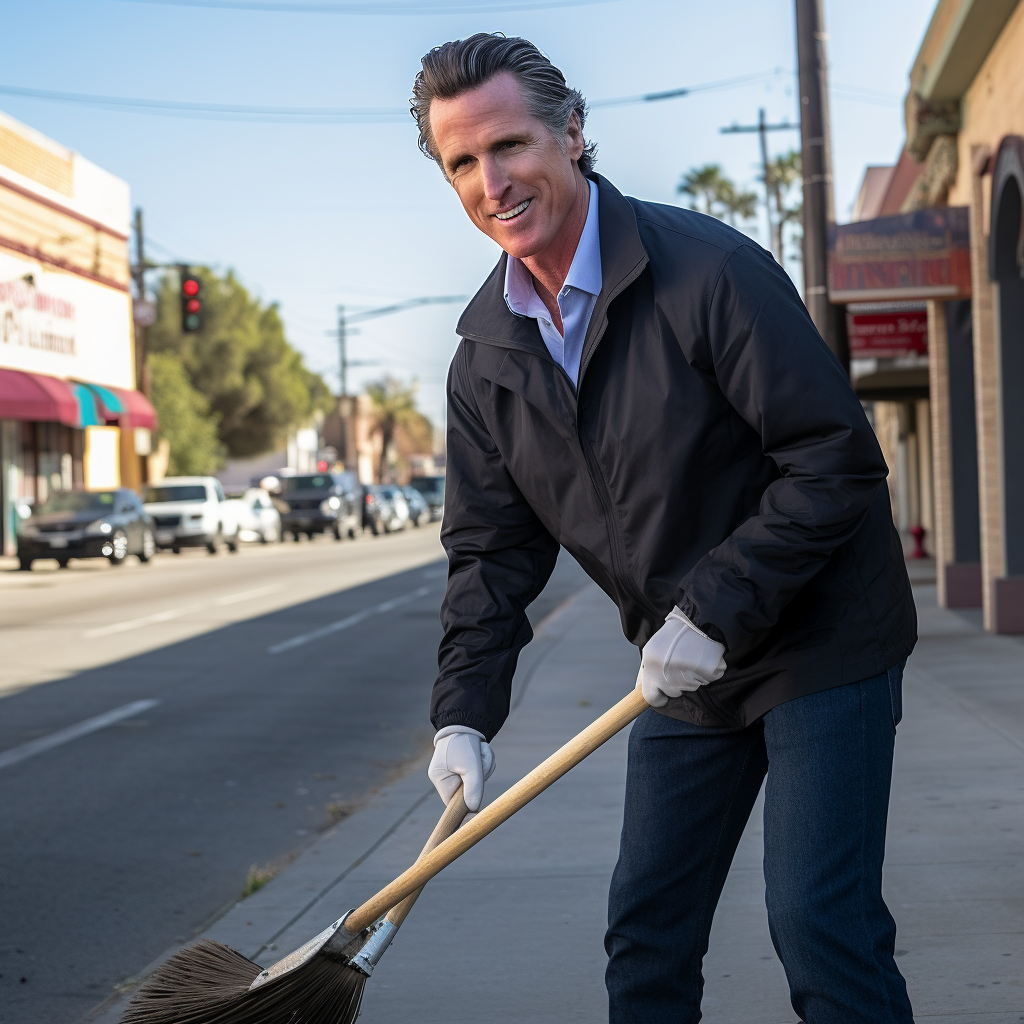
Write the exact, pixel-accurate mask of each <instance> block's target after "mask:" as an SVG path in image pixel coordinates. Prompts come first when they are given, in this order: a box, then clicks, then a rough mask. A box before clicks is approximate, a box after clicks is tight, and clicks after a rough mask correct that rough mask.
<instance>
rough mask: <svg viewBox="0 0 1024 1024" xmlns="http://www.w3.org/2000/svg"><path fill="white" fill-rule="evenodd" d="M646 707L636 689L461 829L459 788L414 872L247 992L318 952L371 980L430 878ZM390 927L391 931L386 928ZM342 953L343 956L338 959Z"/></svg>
mask: <svg viewBox="0 0 1024 1024" xmlns="http://www.w3.org/2000/svg"><path fill="white" fill-rule="evenodd" d="M648 706H649V705H648V704H647V701H645V700H644V698H643V694H642V693H641V692H640V688H639V686H637V688H636V689H634V690H632V691H631V692H630V693H629V694H628V696H626V697H623V698H622V700H620V701H619V702H618V704H616V705H615V706H614V707H612V708H610V709H609V710H608V711H606V712H605V713H604V714H603V715H601V717H600V718H598V719H597V720H596V721H595V722H592V723H591V724H590V725H589V726H588V727H587V728H586V729H584V730H583V732H581V733H579V735H577V736H575V737H573V739H571V740H569V742H568V743H566V744H565V745H564V746H562V747H560V748H559V749H558V750H556V751H555V752H554V753H553V754H552V755H551V756H550V757H549V758H548V759H547V760H546V761H543V762H542V763H541V764H539V765H538V766H537V767H536V768H534V770H533V771H532V772H530V773H529V775H527V776H525V777H524V778H523V779H521V780H520V781H519V782H517V783H516V784H515V785H514V786H512V787H510V788H509V789H507V790H506V791H505V792H504V793H502V794H501V796H499V797H498V798H497V799H496V800H495V801H494V802H493V803H492V804H489V805H488V806H487V807H485V808H484V809H483V810H482V811H480V813H479V814H476V815H474V816H473V818H472V820H470V821H467V822H466V823H465V824H464V825H462V827H461V828H459V825H460V824H461V823H462V821H463V819H464V818H465V817H466V815H467V813H468V812H467V811H466V805H465V802H464V801H463V800H462V790H461V787H460V789H459V791H458V793H456V795H455V796H454V797H453V798H452V800H451V802H450V803H449V804H448V810H447V811H446V812H445V814H444V816H443V817H442V818H441V820H440V821H439V822H438V824H437V827H436V828H435V829H434V832H433V834H432V835H431V837H430V841H428V843H427V845H426V846H425V847H424V849H423V852H422V853H421V854H420V856H419V858H418V859H417V860H416V863H415V864H413V865H412V867H410V868H408V869H407V870H405V871H404V872H403V873H402V874H401V875H399V876H398V878H396V879H395V880H394V881H393V882H392V883H391V884H390V885H387V886H385V887H384V888H383V889H381V891H380V892H379V893H377V895H376V896H374V897H373V898H372V899H370V900H367V901H366V903H364V904H363V905H362V906H361V907H357V908H356V909H355V910H350V911H349V912H348V913H347V914H346V915H345V916H344V917H343V918H340V919H339V920H338V921H335V922H334V924H332V925H331V926H330V927H329V928H327V929H325V930H324V931H322V932H321V933H320V934H319V935H318V936H316V938H315V939H312V940H311V941H310V942H307V943H306V944H305V945H304V946H301V947H300V948H299V949H297V950H296V951H295V952H294V953H292V954H290V955H289V956H286V957H285V958H284V959H283V960H280V961H278V962H277V963H276V964H274V965H273V966H272V967H268V968H267V969H266V970H265V971H263V972H261V973H260V975H259V976H258V977H257V978H256V980H255V981H254V982H253V983H252V986H251V988H252V989H256V988H259V987H261V986H262V985H265V984H266V983H267V982H269V981H272V980H273V979H274V978H276V977H279V976H280V975H282V974H285V973H288V972H289V971H292V970H294V969H295V968H297V967H299V966H301V965H302V964H304V963H306V962H307V961H309V960H310V959H312V958H313V957H314V956H315V955H317V954H318V953H320V952H321V951H323V952H324V953H326V954H327V955H329V956H330V955H332V954H333V955H336V956H338V958H339V959H344V960H345V961H346V962H347V963H348V964H349V965H350V966H352V967H354V968H355V969H356V970H359V971H360V972H361V973H363V974H366V975H369V974H370V973H371V972H372V971H373V968H374V967H375V966H376V965H377V963H378V961H379V960H380V958H381V956H383V954H384V951H385V950H386V949H387V947H388V945H389V944H390V942H391V940H392V939H393V938H394V934H395V932H396V931H397V930H398V926H399V925H401V923H402V921H404V920H405V916H406V914H408V912H409V910H411V909H412V905H413V903H415V902H416V898H417V897H418V896H419V894H420V891H421V890H422V889H423V886H424V885H426V884H427V882H429V881H430V879H431V878H433V877H434V876H435V875H436V874H437V873H438V872H440V871H443V870H444V868H446V867H447V866H448V865H449V864H451V863H452V861H454V860H456V859H457V858H458V857H461V856H462V854H464V853H465V852H466V851H467V850H468V849H470V847H472V846H475V845H476V844H477V843H478V842H480V840H481V839H483V838H484V836H486V835H489V834H490V833H491V832H493V831H494V830H495V829H496V828H497V827H498V826H499V825H500V824H501V823H502V822H504V821H507V820H508V819H509V818H511V817H512V815H513V814H515V813H516V811H518V810H519V809H520V808H522V807H524V806H525V805H526V804H528V803H529V802H530V801H531V800H532V799H533V798H534V797H536V796H538V795H539V794H541V793H543V792H544V790H545V789H547V788H548V786H550V785H551V784H552V783H554V782H557V781H558V779H560V778H561V777H562V776H563V775H565V774H566V772H568V771H569V770H570V769H572V768H575V767H576V765H578V764H579V763H580V761H582V760H583V759H584V758H585V757H587V756H588V755H589V754H592V753H593V752H594V751H595V750H597V748H598V747H600V746H601V745H602V744H603V743H605V742H606V741H607V740H609V739H611V737H612V736H614V735H615V734H616V733H617V732H619V731H620V730H622V729H624V728H625V727H626V726H627V725H629V723H630V722H632V721H633V720H634V719H635V718H637V717H638V716H639V715H640V714H641V713H642V712H643V711H646V710H647V708H648ZM389 908H391V910H390V912H389ZM384 914H387V917H386V918H384V920H381V918H382V915H384ZM388 924H390V925H391V927H387V925H388ZM361 932H365V933H366V942H364V944H363V946H362V947H361V948H360V950H359V951H358V953H356V954H355V956H353V955H352V954H351V943H352V941H353V940H354V939H355V938H356V937H357V936H358V935H359V934H360V933H361ZM342 950H347V951H346V952H345V953H342Z"/></svg>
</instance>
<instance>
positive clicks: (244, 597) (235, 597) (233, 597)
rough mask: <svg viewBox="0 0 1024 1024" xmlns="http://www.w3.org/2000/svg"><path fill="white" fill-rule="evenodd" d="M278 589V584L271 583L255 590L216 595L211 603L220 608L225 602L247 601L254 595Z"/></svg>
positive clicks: (258, 595)
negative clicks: (222, 595) (215, 598)
mask: <svg viewBox="0 0 1024 1024" xmlns="http://www.w3.org/2000/svg"><path fill="white" fill-rule="evenodd" d="M280 589H281V586H280V584H278V583H271V584H270V586H268V587H257V588H256V589H255V590H242V591H239V592H238V593H237V594H228V595H227V596H226V597H218V598H217V600H216V601H214V602H213V603H214V604H215V605H217V606H218V607H221V608H222V607H223V606H224V605H226V604H238V602H239V601H249V600H251V599H252V598H254V597H262V596H263V595H264V594H272V593H273V592H274V591H275V590H280Z"/></svg>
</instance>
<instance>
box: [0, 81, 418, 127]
mask: <svg viewBox="0 0 1024 1024" xmlns="http://www.w3.org/2000/svg"><path fill="white" fill-rule="evenodd" d="M0 93H2V94H4V95H6V96H22V97H25V98H27V99H37V100H49V101H51V102H54V103H75V104H79V105H81V106H91V107H106V108H109V109H114V110H117V109H121V110H125V111H130V112H138V113H143V112H144V113H156V114H160V113H163V114H168V115H170V116H176V117H204V116H205V117H209V118H215V119H218V120H237V121H259V120H266V119H268V118H269V119H271V120H280V121H293V120H300V119H306V120H311V119H319V120H321V121H356V122H359V121H361V122H363V123H367V124H375V123H376V124H379V123H386V122H396V121H399V120H401V121H409V120H410V117H409V111H408V109H406V108H403V107H270V106H259V105H254V104H249V103H191V102H187V101H182V100H153V99H143V98H140V97H134V96H98V95H94V94H92V93H83V92H56V91H54V90H52V89H26V88H23V87H21V86H16V85H0Z"/></svg>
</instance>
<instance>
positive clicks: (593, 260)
mask: <svg viewBox="0 0 1024 1024" xmlns="http://www.w3.org/2000/svg"><path fill="white" fill-rule="evenodd" d="M587 184H589V185H590V204H589V206H588V207H587V220H586V223H585V224H584V225H583V234H582V235H580V240H579V244H578V245H577V246H576V253H575V255H574V256H573V258H572V264H571V266H570V267H569V273H568V274H566V276H565V287H569V288H576V289H578V290H579V291H584V292H587V293H588V294H589V295H593V296H597V295H600V294H601V282H602V276H601V232H600V228H599V225H598V213H597V205H598V204H597V195H598V193H597V185H596V184H595V183H594V182H593V181H590V180H589V179H588V182H587ZM505 302H506V303H507V304H508V308H509V309H510V310H512V312H513V313H515V314H516V315H517V316H528V317H533V318H534V319H536V318H537V317H541V316H543V317H547V316H549V315H550V314H549V313H548V311H547V307H546V306H545V305H544V303H543V302H542V301H541V298H540V296H539V295H538V294H537V289H536V288H535V287H534V285H533V275H532V274H531V273H530V272H529V270H527V269H526V267H525V265H524V264H523V262H522V260H519V259H516V258H515V257H514V256H509V258H508V261H507V262H506V265H505Z"/></svg>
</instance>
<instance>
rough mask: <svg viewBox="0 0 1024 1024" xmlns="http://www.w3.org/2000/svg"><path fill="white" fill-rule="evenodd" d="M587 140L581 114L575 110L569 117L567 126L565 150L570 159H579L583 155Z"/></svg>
mask: <svg viewBox="0 0 1024 1024" xmlns="http://www.w3.org/2000/svg"><path fill="white" fill-rule="evenodd" d="M585 146H586V142H585V141H584V139H583V127H582V125H581V124H580V116H579V114H577V113H576V111H575V110H574V111H573V112H572V115H571V116H570V117H569V123H568V124H567V125H566V126H565V152H566V155H567V156H568V157H569V159H570V160H579V158H580V157H581V156H583V149H584V147H585Z"/></svg>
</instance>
